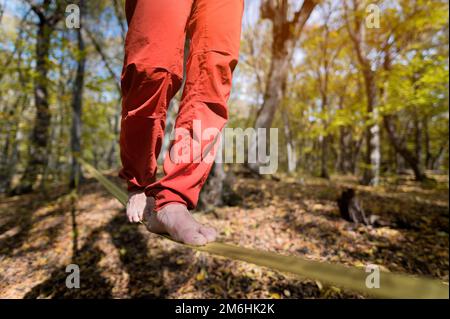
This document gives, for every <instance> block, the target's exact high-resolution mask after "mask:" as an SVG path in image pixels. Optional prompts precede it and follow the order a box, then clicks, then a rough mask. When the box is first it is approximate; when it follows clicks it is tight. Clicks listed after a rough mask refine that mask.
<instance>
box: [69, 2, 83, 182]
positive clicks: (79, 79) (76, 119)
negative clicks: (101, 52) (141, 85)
mask: <svg viewBox="0 0 450 319" xmlns="http://www.w3.org/2000/svg"><path fill="white" fill-rule="evenodd" d="M79 6H80V28H78V29H77V41H78V52H77V60H78V61H77V63H78V66H77V73H76V77H75V86H74V90H73V99H72V128H71V134H70V147H71V151H72V165H71V173H70V187H71V188H75V187H77V185H78V183H79V181H80V178H81V167H80V163H79V162H78V158H77V156H81V129H82V118H81V116H82V110H83V90H84V76H85V70H86V52H85V44H84V39H83V34H82V32H81V28H82V17H83V13H84V0H79Z"/></svg>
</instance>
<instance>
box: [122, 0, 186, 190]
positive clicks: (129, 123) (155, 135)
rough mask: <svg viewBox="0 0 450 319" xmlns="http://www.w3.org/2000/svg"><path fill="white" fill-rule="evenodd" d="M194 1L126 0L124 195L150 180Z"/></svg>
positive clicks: (176, 85) (177, 81) (175, 88)
mask: <svg viewBox="0 0 450 319" xmlns="http://www.w3.org/2000/svg"><path fill="white" fill-rule="evenodd" d="M192 1H193V0H151V1H150V0H127V2H126V15H127V20H128V26H129V29H128V33H127V38H126V44H125V59H124V66H123V72H122V94H123V104H122V120H121V134H120V153H121V160H122V166H123V168H122V170H121V171H120V174H119V175H120V176H121V177H122V178H123V179H125V180H126V181H127V182H128V190H129V191H132V190H139V189H145V187H146V186H148V185H150V184H151V183H153V182H154V181H155V175H156V168H157V164H156V159H157V157H158V154H159V152H160V149H161V145H162V140H163V134H164V126H165V120H166V112H167V107H168V105H169V102H170V99H171V98H172V97H173V96H174V95H175V94H176V92H177V91H178V90H179V88H180V85H181V82H182V73H183V70H182V69H183V66H182V63H183V54H184V41H185V35H186V23H187V19H188V17H189V14H190V12H191V8H192Z"/></svg>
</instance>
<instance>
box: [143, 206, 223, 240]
mask: <svg viewBox="0 0 450 319" xmlns="http://www.w3.org/2000/svg"><path fill="white" fill-rule="evenodd" d="M144 224H145V226H146V227H147V229H148V230H149V231H150V232H152V233H157V234H169V235H170V236H171V237H172V238H173V239H175V240H176V241H179V242H182V243H185V244H189V245H197V246H201V245H205V244H207V243H209V242H212V241H214V240H216V235H217V234H216V230H215V229H214V228H211V227H207V226H203V225H201V224H200V223H198V222H197V221H196V220H195V219H194V217H192V215H191V213H190V212H189V210H188V209H187V208H186V206H184V205H183V204H178V203H174V204H169V205H167V206H164V207H163V208H162V209H161V210H160V211H158V212H151V211H148V210H146V211H145V214H144Z"/></svg>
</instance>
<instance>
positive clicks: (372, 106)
mask: <svg viewBox="0 0 450 319" xmlns="http://www.w3.org/2000/svg"><path fill="white" fill-rule="evenodd" d="M363 77H364V83H365V87H366V98H367V113H368V115H369V119H368V120H369V121H373V122H374V124H370V125H368V126H367V128H366V155H365V165H366V167H365V168H364V173H363V179H362V183H363V184H364V185H373V186H375V185H378V184H379V182H380V166H381V145H380V126H379V125H378V96H377V88H376V82H375V75H374V73H373V71H371V70H370V66H366V67H365V70H364V71H363Z"/></svg>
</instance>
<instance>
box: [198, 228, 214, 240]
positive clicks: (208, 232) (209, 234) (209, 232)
mask: <svg viewBox="0 0 450 319" xmlns="http://www.w3.org/2000/svg"><path fill="white" fill-rule="evenodd" d="M200 233H201V234H202V235H203V236H205V238H206V239H207V240H208V242H213V241H215V240H216V237H217V232H216V230H215V229H214V228H212V227H207V226H202V227H200Z"/></svg>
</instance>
